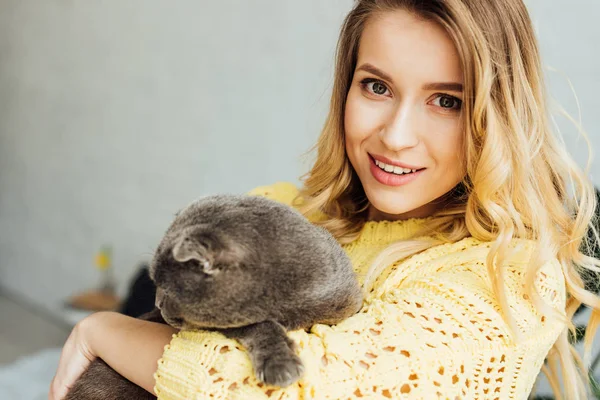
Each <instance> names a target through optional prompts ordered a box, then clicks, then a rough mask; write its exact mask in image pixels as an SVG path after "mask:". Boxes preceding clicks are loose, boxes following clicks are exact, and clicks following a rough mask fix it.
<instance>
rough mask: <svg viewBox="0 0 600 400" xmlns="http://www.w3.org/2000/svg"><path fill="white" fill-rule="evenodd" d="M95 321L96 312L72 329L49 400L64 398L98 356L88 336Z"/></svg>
mask: <svg viewBox="0 0 600 400" xmlns="http://www.w3.org/2000/svg"><path fill="white" fill-rule="evenodd" d="M93 323H94V314H92V315H91V316H89V317H87V318H85V319H83V320H82V321H80V322H79V323H77V325H75V327H74V328H73V330H72V331H71V334H70V335H69V337H68V338H67V341H66V342H65V345H64V346H63V349H62V352H61V354H60V360H59V362H58V369H57V371H56V375H54V379H52V383H51V384H50V392H49V394H48V400H61V399H62V398H64V397H65V396H66V394H67V393H68V391H69V389H70V388H71V387H72V386H73V384H74V383H75V381H76V380H77V378H79V376H81V374H82V373H83V372H84V371H85V370H86V369H87V367H88V366H89V365H90V363H91V362H92V361H93V360H94V359H95V358H96V355H95V354H94V353H93V351H92V349H91V346H90V345H89V342H88V338H87V337H86V329H88V327H89V325H90V324H93Z"/></svg>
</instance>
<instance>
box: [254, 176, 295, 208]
mask: <svg viewBox="0 0 600 400" xmlns="http://www.w3.org/2000/svg"><path fill="white" fill-rule="evenodd" d="M298 192H299V189H298V187H297V186H296V185H295V184H294V183H292V182H288V181H277V182H275V183H272V184H268V185H261V186H256V187H254V188H252V189H250V190H249V191H248V192H247V193H246V194H248V195H250V196H262V197H266V198H268V199H271V200H275V201H277V202H280V203H283V204H286V205H291V204H292V200H294V198H295V197H296V195H297V194H298Z"/></svg>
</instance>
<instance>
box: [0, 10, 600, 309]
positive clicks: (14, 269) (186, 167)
mask: <svg viewBox="0 0 600 400" xmlns="http://www.w3.org/2000/svg"><path fill="white" fill-rule="evenodd" d="M529 4H530V6H531V11H532V14H533V19H534V20H535V24H536V27H537V29H538V32H539V35H540V37H541V43H542V52H543V56H544V60H545V62H546V64H548V65H550V66H552V67H554V68H557V69H559V70H561V71H563V72H564V73H566V75H567V76H568V77H569V78H570V79H571V80H572V82H573V85H574V87H575V90H576V92H577V95H578V97H579V100H580V103H581V110H582V112H583V124H584V127H586V128H587V130H588V132H589V134H590V136H591V139H592V142H593V147H594V149H598V148H599V145H600V143H599V141H600V136H599V135H598V130H599V129H600V113H598V112H596V109H595V107H597V106H598V96H597V93H600V74H598V72H600V68H599V67H600V56H598V53H597V51H593V50H592V49H594V48H596V43H597V42H598V39H600V25H599V24H598V23H597V18H598V17H599V16H600V2H598V1H595V0H588V1H585V0H579V1H574V0H560V1H558V0H555V1H553V2H552V3H551V4H549V3H548V2H547V1H544V2H543V1H542V0H535V1H534V0H530V1H529ZM351 5H352V1H351V0H327V1H323V0H302V1H291V0H286V1H281V0H277V1H275V0H271V1H266V0H262V1H258V0H253V1H252V2H249V1H242V0H238V1H235V0H220V1H212V2H208V1H198V0H188V1H184V0H179V1H176V2H166V1H157V0H125V1H123V0H119V1H117V0H113V1H109V0H106V1H71V0H45V1H39V0H0V60H1V61H0V287H3V288H4V289H5V290H9V291H11V292H12V293H18V294H19V295H20V296H22V297H24V298H26V299H27V300H29V301H31V302H33V303H35V304H37V305H39V306H42V307H44V308H46V309H48V310H49V311H56V310H59V309H60V307H61V302H62V301H63V300H64V298H65V297H66V296H67V295H69V294H71V293H73V292H75V291H78V290H81V289H83V288H87V287H91V286H93V285H95V284H96V282H97V280H98V276H97V273H96V271H95V270H94V269H93V267H92V258H93V255H94V253H95V252H96V250H97V249H98V248H99V247H100V246H101V245H102V244H104V243H110V244H112V245H113V246H114V251H115V258H114V261H115V266H116V274H117V278H118V280H119V291H120V292H121V293H122V292H124V290H125V287H126V283H127V280H128V279H129V277H130V276H131V274H132V273H133V272H134V270H135V266H136V264H137V263H138V262H139V261H141V260H145V259H148V258H149V257H150V254H151V252H152V250H153V248H154V246H155V244H156V243H157V241H158V239H159V238H160V237H161V235H162V233H163V231H164V229H165V228H166V225H167V224H168V222H169V221H170V219H171V218H172V214H173V212H174V211H175V210H176V209H177V208H179V207H180V206H182V205H184V204H187V202H189V201H190V200H191V199H193V198H195V197H197V196H200V195H204V194H209V193H214V192H243V191H246V190H248V189H250V188H251V187H254V186H257V185H262V184H269V183H272V182H275V181H277V180H291V181H296V182H297V177H298V176H299V175H300V174H301V173H303V172H304V171H305V170H306V169H307V168H308V163H304V164H302V163H301V161H300V159H299V156H300V155H301V154H302V153H303V152H304V151H306V150H307V149H308V148H309V146H310V145H311V144H312V143H313V142H314V140H315V139H316V137H317V136H318V133H319V131H320V128H321V126H322V123H323V121H324V118H325V115H326V111H327V106H328V100H329V93H330V89H331V76H332V61H333V55H334V48H335V42H336V40H337V34H338V30H339V26H340V23H341V21H342V18H343V16H344V15H345V13H346V12H347V11H348V10H349V9H350V7H351ZM548 77H549V80H550V82H551V84H552V92H553V94H554V95H555V96H556V97H557V98H558V99H559V101H560V103H561V104H563V105H564V106H565V108H566V109H567V110H568V111H569V112H571V113H573V115H577V108H576V106H575V101H574V97H573V94H572V93H571V92H570V88H569V86H568V84H567V83H566V80H565V78H564V77H562V76H561V75H560V74H557V73H550V74H549V76H548ZM563 120H564V119H563ZM560 124H562V125H564V130H563V134H564V136H565V140H567V142H568V144H569V146H570V148H572V149H573V152H574V153H575V154H576V158H577V160H578V161H579V162H580V165H583V163H584V161H585V159H586V158H587V154H586V153H585V148H584V147H582V146H581V145H582V144H583V141H581V140H580V143H579V145H577V144H576V140H575V139H576V132H575V130H574V129H573V128H572V126H570V125H568V124H564V122H560V119H559V125H560ZM594 172H596V176H597V172H598V170H597V167H594V169H593V170H592V175H593V174H594ZM596 181H597V179H596Z"/></svg>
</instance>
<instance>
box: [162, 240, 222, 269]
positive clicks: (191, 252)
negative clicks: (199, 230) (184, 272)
mask: <svg viewBox="0 0 600 400" xmlns="http://www.w3.org/2000/svg"><path fill="white" fill-rule="evenodd" d="M172 253H173V258H174V259H175V260H176V261H179V262H182V263H183V262H186V261H190V260H196V261H198V262H199V263H200V265H201V266H202V269H203V271H204V272H205V273H207V274H210V273H212V272H214V271H213V269H212V262H211V260H210V257H208V250H207V249H206V247H205V246H204V244H202V243H201V242H200V241H199V240H198V238H197V237H196V235H195V232H194V230H187V231H186V232H184V233H182V234H181V235H180V236H179V237H178V238H177V240H176V241H175V244H174V245H173V250H172Z"/></svg>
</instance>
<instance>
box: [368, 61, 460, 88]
mask: <svg viewBox="0 0 600 400" xmlns="http://www.w3.org/2000/svg"><path fill="white" fill-rule="evenodd" d="M356 70H357V71H361V70H362V71H367V72H370V73H371V74H373V75H377V76H378V77H380V78H381V79H383V80H386V81H388V82H390V83H391V84H394V80H393V79H392V77H391V76H389V75H388V74H386V73H385V72H383V71H382V70H380V69H379V68H377V67H376V66H374V65H373V64H369V63H364V64H363V65H361V66H360V67H358V68H357V69H356ZM423 90H447V91H450V92H462V91H463V85H462V83H458V82H432V83H426V84H425V85H423Z"/></svg>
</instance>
